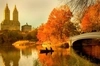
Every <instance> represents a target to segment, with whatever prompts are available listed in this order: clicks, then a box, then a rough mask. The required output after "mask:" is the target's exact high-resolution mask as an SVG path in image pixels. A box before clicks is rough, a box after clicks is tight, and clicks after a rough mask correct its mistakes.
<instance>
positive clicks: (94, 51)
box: [73, 39, 100, 64]
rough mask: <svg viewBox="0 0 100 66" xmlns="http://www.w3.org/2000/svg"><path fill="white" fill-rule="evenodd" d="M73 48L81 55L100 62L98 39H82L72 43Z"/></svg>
mask: <svg viewBox="0 0 100 66" xmlns="http://www.w3.org/2000/svg"><path fill="white" fill-rule="evenodd" d="M73 48H74V50H75V51H76V52H77V54H79V55H80V56H81V57H84V58H85V59H87V60H89V61H91V62H93V63H96V64H97V63H99V64H100V51H99V50H100V39H82V40H78V41H76V42H75V43H74V44H73Z"/></svg>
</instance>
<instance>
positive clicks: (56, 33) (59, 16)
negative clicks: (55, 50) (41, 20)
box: [37, 5, 72, 42]
mask: <svg viewBox="0 0 100 66" xmlns="http://www.w3.org/2000/svg"><path fill="white" fill-rule="evenodd" d="M71 16H72V13H71V12H70V10H69V8H68V7H67V6H66V5H63V6H60V7H58V8H54V9H53V10H52V12H51V13H50V15H49V18H48V21H47V23H45V24H44V25H42V26H40V27H39V29H38V34H37V37H38V39H39V41H42V42H44V41H51V42H52V41H54V40H55V41H56V40H60V39H62V36H63V34H62V30H63V27H64V24H65V23H66V22H68V21H69V20H70V18H71ZM52 37H53V38H52Z"/></svg>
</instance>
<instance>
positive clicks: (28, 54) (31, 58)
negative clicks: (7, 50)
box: [19, 48, 41, 66]
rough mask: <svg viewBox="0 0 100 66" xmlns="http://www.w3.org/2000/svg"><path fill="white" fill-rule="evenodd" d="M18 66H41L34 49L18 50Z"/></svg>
mask: <svg viewBox="0 0 100 66" xmlns="http://www.w3.org/2000/svg"><path fill="white" fill-rule="evenodd" d="M19 66H41V63H40V62H39V60H38V52H37V50H36V48H27V49H24V50H20V60H19Z"/></svg>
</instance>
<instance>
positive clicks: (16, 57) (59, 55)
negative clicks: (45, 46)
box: [0, 40, 100, 66]
mask: <svg viewBox="0 0 100 66" xmlns="http://www.w3.org/2000/svg"><path fill="white" fill-rule="evenodd" d="M87 41H88V43H90V42H89V41H91V40H87ZM87 41H84V42H82V41H79V42H76V44H75V45H73V46H74V47H73V48H74V49H73V48H71V47H69V48H67V49H63V48H58V47H56V46H55V47H52V49H53V50H54V52H53V53H52V54H51V53H48V54H47V55H46V54H40V49H42V47H41V46H36V47H30V48H26V49H23V50H20V49H16V48H14V47H13V46H10V47H6V46H4V47H3V46H1V47H0V54H1V56H0V59H2V61H3V62H0V66H98V65H99V62H98V63H92V62H91V61H89V59H90V57H95V58H98V59H100V56H99V54H100V53H99V52H97V51H98V50H99V45H98V44H96V46H95V47H93V46H92V45H91V44H89V46H87V44H84V43H86V42H87ZM96 42H97V41H96ZM92 43H93V42H92ZM90 49H91V50H90ZM95 61H97V59H96V60H95ZM1 64H2V65H1Z"/></svg>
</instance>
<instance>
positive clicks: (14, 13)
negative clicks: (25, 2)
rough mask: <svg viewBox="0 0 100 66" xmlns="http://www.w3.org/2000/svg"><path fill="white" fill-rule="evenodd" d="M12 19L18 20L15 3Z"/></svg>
mask: <svg viewBox="0 0 100 66" xmlns="http://www.w3.org/2000/svg"><path fill="white" fill-rule="evenodd" d="M13 20H14V21H18V11H17V8H16V5H15V7H14V11H13Z"/></svg>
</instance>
